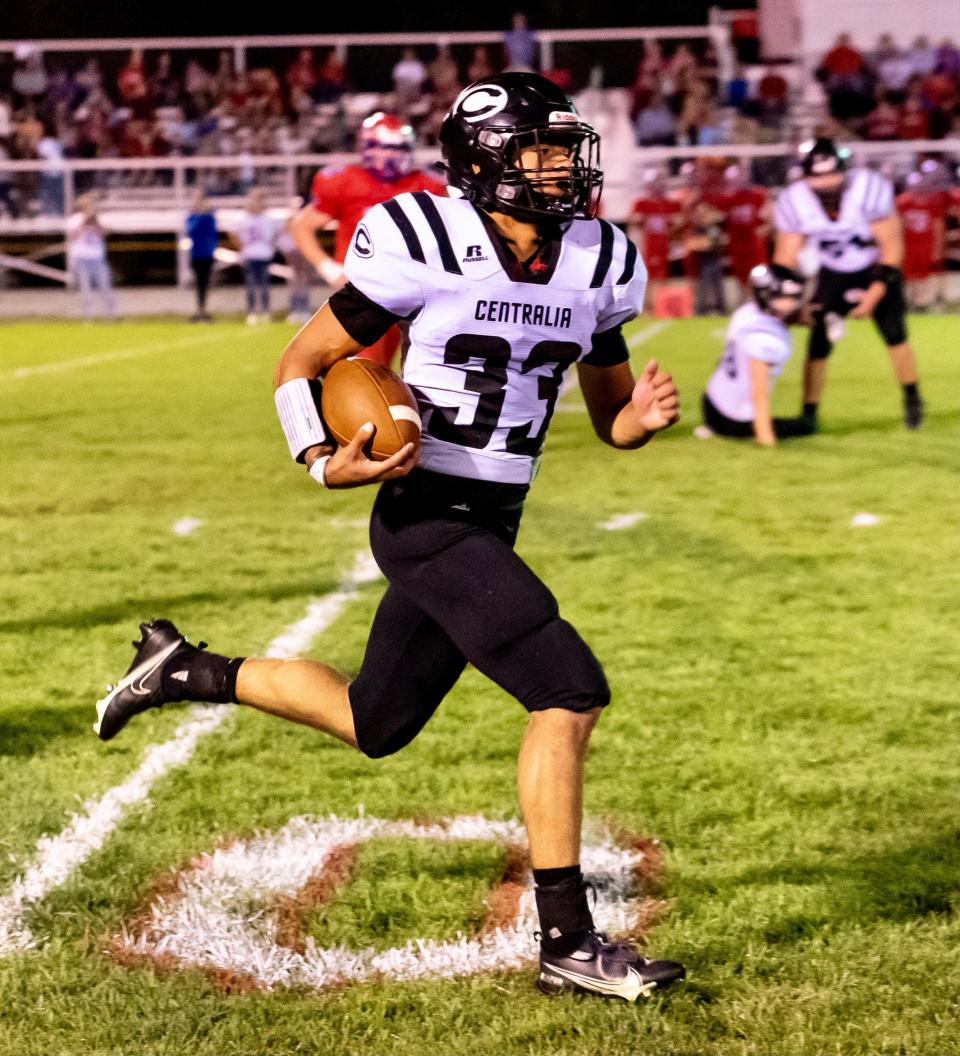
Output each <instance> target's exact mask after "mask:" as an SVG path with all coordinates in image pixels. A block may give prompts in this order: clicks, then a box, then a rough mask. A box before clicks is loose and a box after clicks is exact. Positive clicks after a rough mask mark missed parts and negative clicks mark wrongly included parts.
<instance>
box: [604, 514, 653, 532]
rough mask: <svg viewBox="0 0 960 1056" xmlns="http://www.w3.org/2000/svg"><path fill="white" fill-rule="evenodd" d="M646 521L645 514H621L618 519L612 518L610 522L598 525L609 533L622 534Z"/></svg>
mask: <svg viewBox="0 0 960 1056" xmlns="http://www.w3.org/2000/svg"><path fill="white" fill-rule="evenodd" d="M646 519H647V515H646V514H645V513H619V514H617V516H616V517H611V518H610V520H609V521H604V522H603V523H602V524H598V525H597V527H598V528H603V529H604V530H605V531H608V532H621V531H623V529H624V528H632V527H633V526H634V525H635V524H639V523H640V522H641V521H645V520H646Z"/></svg>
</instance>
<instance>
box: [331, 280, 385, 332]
mask: <svg viewBox="0 0 960 1056" xmlns="http://www.w3.org/2000/svg"><path fill="white" fill-rule="evenodd" d="M327 303H328V304H329V305H330V311H332V312H333V314H334V315H335V316H336V317H337V322H338V323H339V324H340V325H341V326H342V327H343V328H344V330H346V331H347V333H348V334H349V335H350V336H351V337H352V338H353V339H354V341H356V342H357V343H358V344H361V345H363V347H364V348H368V347H369V346H370V345H372V344H374V343H375V342H376V341H379V340H380V338H381V337H383V335H384V334H385V333H386V332H387V331H388V330H389V329H390V327H391V326H393V324H394V323H395V322H396V321H397V320H398V319H399V318H401V317H400V316H399V315H394V314H393V312H388V311H387V309H386V308H381V307H380V305H379V304H376V303H375V302H374V301H371V300H370V298H369V297H368V296H367V295H366V294H365V293H361V292H360V290H358V289H357V288H356V286H354V285H353V283H350V282H348V283H347V284H346V286H341V288H340V289H339V290H337V292H336V293H335V294H333V296H332V297H331V298H330V300H329V301H328V302H327Z"/></svg>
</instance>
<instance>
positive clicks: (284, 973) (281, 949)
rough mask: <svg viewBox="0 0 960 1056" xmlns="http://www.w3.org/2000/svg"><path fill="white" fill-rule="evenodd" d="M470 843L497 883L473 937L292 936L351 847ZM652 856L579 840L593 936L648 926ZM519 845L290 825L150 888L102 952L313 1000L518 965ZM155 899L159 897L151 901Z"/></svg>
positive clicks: (488, 835)
mask: <svg viewBox="0 0 960 1056" xmlns="http://www.w3.org/2000/svg"><path fill="white" fill-rule="evenodd" d="M396 837H401V838H408V839H413V840H474V841H476V840H482V841H488V842H494V843H498V844H501V845H502V846H504V847H505V848H506V851H507V854H506V859H507V864H506V869H505V871H504V876H503V878H502V880H501V882H500V884H499V885H498V886H496V887H495V888H494V889H493V890H492V891H491V893H490V896H489V898H488V900H487V907H488V912H487V918H486V922H485V924H484V926H483V927H482V928H481V930H480V932H479V934H477V935H473V936H467V935H462V934H458V935H457V936H456V937H455V938H453V939H450V940H447V941H438V940H432V939H430V940H428V939H418V940H414V941H411V942H408V943H406V944H405V945H403V946H396V947H394V948H393V949H388V950H377V949H372V948H371V949H349V948H347V947H344V946H337V947H329V948H321V947H318V946H317V945H316V943H315V942H314V940H313V939H312V938H311V937H310V936H309V935H306V934H305V933H304V929H303V921H304V919H305V918H306V915H307V914H308V912H309V910H310V909H311V908H313V907H314V906H316V905H319V904H322V903H323V902H324V901H325V900H327V899H329V897H330V896H331V895H332V893H333V891H334V890H336V888H337V887H338V886H339V885H340V884H342V883H344V882H345V881H346V879H347V878H348V877H349V874H350V869H351V867H352V864H353V861H354V857H355V851H356V848H357V846H358V845H359V844H361V843H363V842H364V841H366V840H371V839H377V838H396ZM657 859H658V854H657V849H656V845H655V844H653V843H652V842H650V841H636V842H635V843H634V844H633V845H631V846H622V845H621V844H620V843H618V842H616V841H615V840H614V839H613V837H612V836H611V835H610V834H609V833H606V832H602V831H601V832H597V833H596V834H595V836H594V837H593V838H588V839H586V840H585V843H584V847H583V855H582V862H583V868H584V872H585V873H586V874H587V875H588V876H589V878H590V879H591V880H592V881H593V883H594V884H595V885H596V887H597V890H598V894H599V896H600V897H599V899H598V904H597V910H598V914H597V926H598V927H600V928H602V929H605V930H607V931H610V932H612V933H615V934H616V933H625V932H631V933H634V934H636V931H637V929H638V928H640V927H642V926H643V924H644V922H645V921H646V920H648V919H649V916H650V907H651V902H650V900H648V899H647V900H645V899H643V898H642V896H641V894H640V887H641V883H642V879H643V877H644V876H648V875H650V874H651V873H652V872H655V871H656V866H657ZM529 877H530V871H529V869H528V868H527V864H526V847H525V835H524V831H523V827H522V825H521V824H520V823H519V822H517V821H493V820H489V819H487V818H482V817H471V816H466V817H456V818H450V819H447V820H445V821H439V822H436V823H434V824H420V823H417V822H414V821H385V820H381V819H378V818H366V817H359V818H338V817H332V816H331V817H329V818H320V819H318V818H308V817H299V818H293V819H292V820H291V821H289V822H288V823H287V824H286V825H285V826H284V827H283V828H282V829H279V830H278V831H277V832H273V833H266V834H262V835H258V836H255V837H252V838H250V839H246V840H240V841H237V842H236V843H233V844H230V845H229V846H227V847H224V848H222V849H220V850H217V851H214V852H213V853H211V854H208V855H203V856H202V857H200V858H198V859H196V860H195V861H194V862H192V863H191V864H190V866H188V867H187V868H186V869H184V870H181V871H179V872H174V873H172V874H169V875H168V877H166V878H165V879H164V880H163V881H161V882H160V883H159V884H158V887H157V890H158V893H157V894H156V895H155V896H154V898H153V900H152V902H151V904H150V905H149V907H148V908H147V909H146V912H145V913H144V914H143V915H142V916H140V917H138V918H137V919H135V920H132V921H129V922H128V923H127V925H126V926H125V927H124V929H123V931H122V932H121V934H119V935H117V936H115V937H114V939H113V941H112V943H111V951H112V954H113V956H114V957H115V958H116V959H117V960H119V961H121V962H122V963H126V964H131V965H136V964H140V963H151V962H152V963H156V964H160V965H164V966H167V967H171V966H174V965H179V966H182V967H184V968H187V967H199V968H202V969H205V970H206V971H207V972H208V973H209V974H211V975H212V976H213V977H214V978H215V979H218V980H220V981H224V982H227V983H228V984H229V986H230V987H231V988H234V989H236V988H250V987H256V988H261V989H272V988H273V987H278V986H306V987H310V988H313V989H323V988H325V987H328V986H332V985H335V984H342V983H344V982H362V981H364V980H366V979H370V978H372V977H374V976H376V975H377V974H378V973H385V974H387V975H388V976H389V977H390V978H393V979H426V978H436V977H451V976H461V975H472V974H475V973H477V972H485V971H494V970H503V969H510V968H519V967H522V966H526V965H529V964H530V963H531V962H532V961H533V959H534V958H535V956H536V954H537V944H536V941H535V939H534V934H533V933H534V930H535V928H536V926H537V920H536V908H535V904H534V898H533V888H532V881H531V880H530V878H529ZM161 888H162V890H163V893H159V891H160V889H161Z"/></svg>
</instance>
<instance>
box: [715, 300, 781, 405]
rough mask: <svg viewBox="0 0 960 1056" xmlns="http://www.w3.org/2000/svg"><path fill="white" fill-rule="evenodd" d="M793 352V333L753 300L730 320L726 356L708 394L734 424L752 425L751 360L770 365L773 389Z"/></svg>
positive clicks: (725, 342) (721, 359)
mask: <svg viewBox="0 0 960 1056" xmlns="http://www.w3.org/2000/svg"><path fill="white" fill-rule="evenodd" d="M792 351H793V349H792V347H791V345H790V332H789V331H788V330H787V328H786V327H785V326H784V325H783V323H781V322H780V320H779V319H777V318H776V317H775V316H772V315H770V314H769V313H767V312H764V311H761V310H760V308H759V306H758V305H756V304H755V303H754V302H753V301H748V302H747V304H744V305H742V306H741V307H740V308H738V309H737V310H736V311H735V312H734V313H733V316H732V317H731V319H730V325H729V326H728V327H727V336H726V339H725V341H724V345H723V355H722V356H721V357H720V362H719V363H718V364H717V369H716V370H715V371H714V372H713V374H712V375H711V377H710V380H709V381H708V382H707V395H708V396H709V397H710V402H711V403H712V404H713V405H714V407H716V408H717V410H718V411H719V412H720V413H721V414H724V415H726V416H727V418H732V419H733V420H734V421H735V422H752V421H753V419H754V410H753V401H752V400H751V398H750V360H751V359H760V360H762V361H763V362H764V363H769V364H770V387H771V388H772V387H773V382H774V380H775V379H776V378H777V377H779V375H780V374H781V373H782V371H783V368H784V365H785V364H786V362H787V360H788V359H789V358H790V353H791V352H792Z"/></svg>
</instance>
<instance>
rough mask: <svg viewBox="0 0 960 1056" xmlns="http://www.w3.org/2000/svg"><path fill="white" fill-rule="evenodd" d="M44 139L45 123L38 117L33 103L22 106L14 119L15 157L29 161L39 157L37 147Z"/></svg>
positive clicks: (13, 140)
mask: <svg viewBox="0 0 960 1056" xmlns="http://www.w3.org/2000/svg"><path fill="white" fill-rule="evenodd" d="M42 138H43V122H42V121H41V120H40V118H38V117H37V112H36V108H35V106H34V104H33V103H27V104H26V105H25V106H22V107H21V108H20V109H19V110H18V111H17V112H16V114H15V115H14V119H13V139H12V142H13V152H12V153H13V156H14V157H15V158H22V159H25V160H29V159H30V158H35V157H36V156H37V146H38V144H39V143H40V140H41V139H42Z"/></svg>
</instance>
